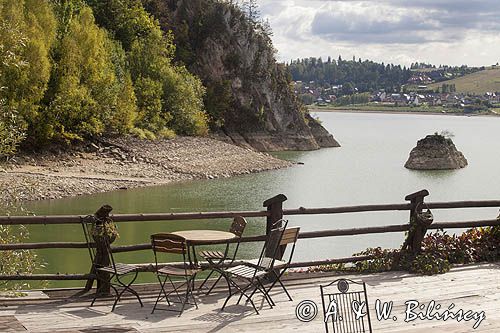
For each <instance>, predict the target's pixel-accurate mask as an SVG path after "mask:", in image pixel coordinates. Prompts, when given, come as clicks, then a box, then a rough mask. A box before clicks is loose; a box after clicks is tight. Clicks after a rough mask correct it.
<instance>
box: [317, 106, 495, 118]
mask: <svg viewBox="0 0 500 333" xmlns="http://www.w3.org/2000/svg"><path fill="white" fill-rule="evenodd" d="M309 111H310V112H339V113H381V114H418V115H429V116H462V117H498V116H500V115H499V114H486V113H469V114H467V113H463V112H436V111H403V110H401V111H399V110H366V109H355V108H353V109H336V108H314V107H313V108H309Z"/></svg>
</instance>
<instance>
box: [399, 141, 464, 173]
mask: <svg viewBox="0 0 500 333" xmlns="http://www.w3.org/2000/svg"><path fill="white" fill-rule="evenodd" d="M465 166H467V159H466V158H465V157H464V155H463V154H462V153H461V152H459V151H458V150H457V148H456V147H455V144H454V143H453V141H452V140H451V139H450V138H446V137H444V136H443V135H440V134H433V135H427V136H426V137H425V138H423V139H421V140H418V142H417V146H416V147H415V148H413V149H412V151H411V152H410V157H409V158H408V161H406V164H405V168H408V169H415V170H447V169H460V168H463V167H465Z"/></svg>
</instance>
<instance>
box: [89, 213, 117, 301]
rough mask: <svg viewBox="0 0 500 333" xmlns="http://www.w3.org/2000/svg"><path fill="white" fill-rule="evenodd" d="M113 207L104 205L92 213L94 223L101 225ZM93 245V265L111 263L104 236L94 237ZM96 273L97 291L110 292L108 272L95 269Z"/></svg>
mask: <svg viewBox="0 0 500 333" xmlns="http://www.w3.org/2000/svg"><path fill="white" fill-rule="evenodd" d="M112 210H113V208H112V207H111V206H109V205H104V206H102V207H101V208H99V209H98V210H97V211H96V212H95V213H94V223H96V225H103V224H104V223H106V221H107V219H108V218H109V213H111V211H112ZM94 241H95V246H96V254H95V259H94V260H95V262H94V267H107V266H110V265H111V262H110V253H109V250H110V248H109V243H108V242H109V240H108V241H106V239H105V238H104V237H95V239H94ZM95 274H96V275H97V291H96V292H97V293H98V294H104V295H107V294H109V293H110V292H111V285H110V283H109V277H110V274H109V273H107V272H102V271H97V272H95Z"/></svg>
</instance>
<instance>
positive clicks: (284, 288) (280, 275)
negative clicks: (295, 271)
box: [267, 269, 293, 301]
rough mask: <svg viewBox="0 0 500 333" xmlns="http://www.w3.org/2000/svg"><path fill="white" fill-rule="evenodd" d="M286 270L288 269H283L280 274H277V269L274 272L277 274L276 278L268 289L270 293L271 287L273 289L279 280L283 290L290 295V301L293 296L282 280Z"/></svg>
mask: <svg viewBox="0 0 500 333" xmlns="http://www.w3.org/2000/svg"><path fill="white" fill-rule="evenodd" d="M285 271H286V269H284V270H282V271H281V273H280V274H279V275H278V274H276V272H275V271H273V274H274V276H276V279H275V280H274V282H273V283H272V284H271V286H270V287H269V289H267V293H268V294H269V293H270V292H271V289H273V287H274V286H275V285H276V282H278V283H279V284H280V286H281V289H283V291H284V292H285V294H286V295H287V296H288V300H289V301H293V299H292V296H290V294H289V293H288V290H287V289H286V287H285V285H284V284H283V282H282V281H281V277H282V276H283V274H284V273H285Z"/></svg>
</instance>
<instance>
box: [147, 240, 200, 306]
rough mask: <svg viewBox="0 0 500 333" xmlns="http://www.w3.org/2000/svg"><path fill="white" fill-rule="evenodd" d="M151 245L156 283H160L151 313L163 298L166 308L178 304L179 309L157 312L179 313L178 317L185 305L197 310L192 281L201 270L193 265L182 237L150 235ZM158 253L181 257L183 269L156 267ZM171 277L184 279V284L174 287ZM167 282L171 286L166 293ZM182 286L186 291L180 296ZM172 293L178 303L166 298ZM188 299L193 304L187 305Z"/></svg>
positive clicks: (186, 244)
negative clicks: (190, 299) (179, 305)
mask: <svg viewBox="0 0 500 333" xmlns="http://www.w3.org/2000/svg"><path fill="white" fill-rule="evenodd" d="M151 245H152V247H153V252H154V256H155V267H156V276H157V278H158V282H159V283H160V292H159V293H158V297H157V298H156V302H155V305H154V307H153V311H152V312H151V313H154V312H155V310H156V306H157V305H158V302H159V301H160V300H161V299H163V298H165V300H166V301H167V304H168V306H171V303H180V304H181V309H180V310H175V309H170V308H169V309H159V310H165V311H174V312H179V316H180V315H182V313H183V312H184V308H185V306H186V304H190V305H194V306H196V308H198V304H197V303H196V299H195V298H194V295H193V290H194V279H195V277H196V274H198V273H199V272H201V269H200V268H199V267H197V265H195V264H194V263H193V261H192V260H191V254H190V251H189V244H188V243H187V242H186V240H185V239H184V238H183V237H180V236H177V235H174V234H164V233H159V234H154V235H151ZM159 252H162V253H170V254H179V255H182V258H183V267H181V268H179V267H177V266H171V265H167V266H163V267H159V266H158V253H159ZM172 277H178V278H183V279H185V282H184V283H182V284H180V285H178V286H176V285H175V284H174V281H173V280H172ZM167 281H168V282H170V284H171V286H172V290H171V291H170V292H168V293H167V292H166V290H165V284H166V283H167ZM184 285H185V286H186V290H185V292H182V293H183V294H184V295H183V296H182V295H181V293H179V290H180V288H182V287H183V286H184ZM172 293H175V294H176V296H177V299H178V300H179V301H173V300H170V299H169V298H168V296H170V295H171V294H172ZM190 297H191V298H192V300H193V303H189V298H190Z"/></svg>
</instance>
